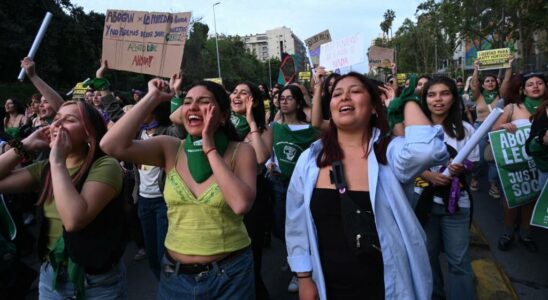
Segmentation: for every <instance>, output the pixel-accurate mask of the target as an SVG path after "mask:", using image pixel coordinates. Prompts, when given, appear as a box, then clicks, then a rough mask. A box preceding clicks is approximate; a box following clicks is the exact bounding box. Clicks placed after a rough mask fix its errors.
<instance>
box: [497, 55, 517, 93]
mask: <svg viewBox="0 0 548 300" xmlns="http://www.w3.org/2000/svg"><path fill="white" fill-rule="evenodd" d="M513 62H514V57H513V56H512V55H510V56H509V57H508V64H509V65H510V66H509V67H508V68H506V71H504V78H503V79H502V84H501V85H500V95H501V96H502V97H504V98H505V97H507V95H508V92H509V89H510V79H512V63H513Z"/></svg>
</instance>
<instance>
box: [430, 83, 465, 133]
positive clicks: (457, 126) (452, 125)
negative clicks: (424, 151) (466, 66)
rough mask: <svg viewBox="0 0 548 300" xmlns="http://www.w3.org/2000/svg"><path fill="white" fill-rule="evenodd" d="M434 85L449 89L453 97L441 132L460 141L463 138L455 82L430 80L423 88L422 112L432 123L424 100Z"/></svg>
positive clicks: (459, 101) (459, 102)
mask: <svg viewBox="0 0 548 300" xmlns="http://www.w3.org/2000/svg"><path fill="white" fill-rule="evenodd" d="M436 84H443V85H445V86H446V87H448V88H449V91H451V95H452V96H453V104H451V108H450V109H449V114H448V115H447V116H446V117H445V119H444V120H443V122H442V126H443V130H444V131H445V133H447V135H448V136H450V137H452V138H456V139H457V140H459V141H460V140H462V139H463V138H464V136H465V132H464V126H463V125H462V115H461V105H462V104H461V103H462V100H461V99H460V96H459V93H458V91H457V85H456V84H455V81H453V79H451V78H449V77H445V76H437V77H434V78H433V79H430V80H429V81H428V82H427V83H426V84H425V85H424V87H423V89H422V90H423V93H422V97H421V101H422V105H421V106H422V110H423V111H424V114H425V115H426V116H427V117H428V119H430V121H432V112H431V111H430V110H429V109H428V105H427V104H426V98H427V96H428V90H429V89H430V88H431V87H432V86H433V85H436Z"/></svg>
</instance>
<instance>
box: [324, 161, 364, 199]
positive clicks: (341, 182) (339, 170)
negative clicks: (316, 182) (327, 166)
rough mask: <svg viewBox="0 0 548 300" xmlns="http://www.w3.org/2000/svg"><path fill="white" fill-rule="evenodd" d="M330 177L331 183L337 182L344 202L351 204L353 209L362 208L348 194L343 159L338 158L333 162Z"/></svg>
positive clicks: (336, 184)
mask: <svg viewBox="0 0 548 300" xmlns="http://www.w3.org/2000/svg"><path fill="white" fill-rule="evenodd" d="M329 177H330V179H331V183H334V184H335V188H337V191H338V192H339V196H340V197H341V200H343V203H346V204H350V205H351V206H352V209H353V210H355V209H360V210H361V208H359V207H358V205H357V204H356V203H354V201H353V200H352V199H351V198H350V196H348V185H347V184H346V179H345V178H344V167H343V164H342V161H340V160H337V161H334V162H333V164H332V165H331V171H329Z"/></svg>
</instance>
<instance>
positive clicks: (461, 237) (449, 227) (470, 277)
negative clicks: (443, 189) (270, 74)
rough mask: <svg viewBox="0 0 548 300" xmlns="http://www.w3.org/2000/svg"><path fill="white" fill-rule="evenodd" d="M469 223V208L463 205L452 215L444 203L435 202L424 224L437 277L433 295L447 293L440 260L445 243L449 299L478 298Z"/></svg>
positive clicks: (433, 297) (433, 271)
mask: <svg viewBox="0 0 548 300" xmlns="http://www.w3.org/2000/svg"><path fill="white" fill-rule="evenodd" d="M469 224H470V209H469V208H462V207H461V208H459V210H458V211H457V212H456V213H455V214H454V215H451V214H449V213H448V212H447V211H446V209H445V206H443V205H440V204H437V203H434V204H433V205H432V211H431V215H430V219H429V220H428V222H427V223H426V225H425V226H424V231H425V232H426V237H427V248H428V256H429V257H430V265H431V266H432V275H433V277H434V291H433V294H432V299H444V298H445V297H446V295H445V292H444V288H443V275H442V272H441V268H440V260H439V255H440V252H441V249H442V245H443V249H444V251H445V254H446V255H447V262H448V263H449V272H448V278H447V284H448V291H447V299H449V300H457V299H475V298H476V293H475V286H474V274H473V271H472V265H471V264H470V262H471V259H470V251H469V240H470V236H469Z"/></svg>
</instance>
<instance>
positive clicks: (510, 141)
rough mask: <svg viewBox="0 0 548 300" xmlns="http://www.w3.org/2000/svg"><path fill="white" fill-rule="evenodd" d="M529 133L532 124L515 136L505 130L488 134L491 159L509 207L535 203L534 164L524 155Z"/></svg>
mask: <svg viewBox="0 0 548 300" xmlns="http://www.w3.org/2000/svg"><path fill="white" fill-rule="evenodd" d="M530 131H531V125H526V126H522V127H518V129H517V130H516V132H515V133H509V132H507V131H506V130H498V131H493V132H489V140H490V141H491V148H492V149H493V156H494V157H495V163H496V164H497V170H498V173H499V176H500V181H501V183H502V190H503V191H504V195H505V196H506V201H507V202H508V207H509V208H513V207H517V206H520V205H523V204H527V203H529V202H531V201H534V200H536V199H537V198H538V196H539V193H540V187H539V183H538V171H537V168H536V165H535V162H534V161H533V159H532V158H531V157H530V156H529V155H528V154H527V153H526V152H525V141H526V140H527V138H528V137H529V132H530Z"/></svg>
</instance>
